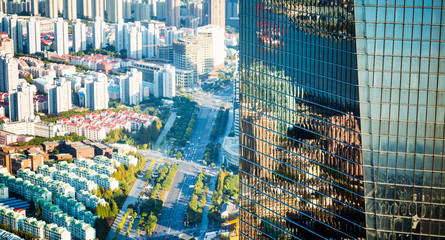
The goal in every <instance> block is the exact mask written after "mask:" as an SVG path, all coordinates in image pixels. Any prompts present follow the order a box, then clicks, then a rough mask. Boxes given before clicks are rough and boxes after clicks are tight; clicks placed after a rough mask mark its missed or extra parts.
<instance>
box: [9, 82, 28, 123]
mask: <svg viewBox="0 0 445 240" xmlns="http://www.w3.org/2000/svg"><path fill="white" fill-rule="evenodd" d="M33 115H34V102H33V90H32V88H31V87H30V86H27V85H26V83H22V84H21V85H19V86H18V87H17V90H14V91H12V93H10V94H9V119H10V120H11V121H26V120H28V119H30V118H31V117H32V116H33Z"/></svg>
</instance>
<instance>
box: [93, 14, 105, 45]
mask: <svg viewBox="0 0 445 240" xmlns="http://www.w3.org/2000/svg"><path fill="white" fill-rule="evenodd" d="M104 40H105V22H104V21H103V18H101V17H96V21H94V22H93V48H94V49H101V48H103V47H105V41H104Z"/></svg>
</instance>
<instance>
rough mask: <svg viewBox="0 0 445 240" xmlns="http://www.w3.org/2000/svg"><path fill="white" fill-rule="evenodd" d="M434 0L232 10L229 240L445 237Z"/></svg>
mask: <svg viewBox="0 0 445 240" xmlns="http://www.w3.org/2000/svg"><path fill="white" fill-rule="evenodd" d="M444 8H445V1H441V0H437V1H436V0H429V1H428V0H405V1H404V0H355V1H353V0H330V1H327V0H326V1H322V0H293V1H282V0H243V1H240V11H241V13H240V118H241V119H240V209H241V210H240V215H241V225H240V231H241V238H242V239H365V238H366V239H438V238H441V237H442V238H445V237H443V236H445V162H444V151H443V148H444V131H445V130H444V122H445V74H444V71H445V39H444V38H445V27H444V26H445V25H444V23H445V10H444Z"/></svg>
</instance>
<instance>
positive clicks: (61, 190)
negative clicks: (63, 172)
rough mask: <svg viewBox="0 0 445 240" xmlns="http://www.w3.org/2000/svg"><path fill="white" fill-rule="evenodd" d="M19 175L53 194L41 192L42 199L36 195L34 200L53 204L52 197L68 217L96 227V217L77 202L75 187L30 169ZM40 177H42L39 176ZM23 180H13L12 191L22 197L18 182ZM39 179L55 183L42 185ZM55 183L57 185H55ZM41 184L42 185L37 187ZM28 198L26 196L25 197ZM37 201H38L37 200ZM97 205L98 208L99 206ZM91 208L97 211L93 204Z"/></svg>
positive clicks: (101, 202) (103, 202) (82, 204)
mask: <svg viewBox="0 0 445 240" xmlns="http://www.w3.org/2000/svg"><path fill="white" fill-rule="evenodd" d="M17 175H18V176H19V177H22V178H23V179H25V181H24V182H27V181H28V182H33V183H34V184H35V185H34V186H43V187H44V188H43V189H45V188H47V189H48V190H49V192H50V193H51V194H49V193H48V194H45V191H39V192H37V193H39V194H41V197H39V194H34V195H33V196H32V197H33V198H32V199H33V200H36V199H42V200H44V201H48V200H49V202H51V201H52V198H53V197H52V196H54V200H55V203H56V205H57V207H58V208H60V209H61V210H62V211H64V212H66V213H68V215H70V216H72V217H75V218H77V219H81V220H84V221H86V222H88V223H90V224H91V225H94V221H95V219H96V218H97V216H96V215H94V214H92V213H91V212H90V211H86V207H85V205H84V203H82V202H80V201H77V200H76V190H75V188H74V187H72V186H71V185H69V184H68V183H65V182H62V181H54V180H51V179H50V178H49V177H48V176H44V177H42V176H43V175H41V174H35V173H34V172H32V171H29V169H25V170H22V169H21V170H20V171H18V172H17ZM39 175H40V176H39ZM22 178H17V180H16V181H15V183H16V184H14V181H13V180H11V184H10V186H11V191H16V193H17V194H19V195H20V190H19V189H18V187H17V186H15V185H17V181H20V180H21V181H23V180H22ZM38 178H40V179H45V178H46V181H47V182H53V183H49V184H47V183H45V182H44V183H41V181H40V180H37V179H38ZM54 182H55V183H54ZM37 184H40V185H37ZM25 198H26V196H25ZM82 199H83V200H86V199H85V198H82ZM36 201H37V200H36ZM96 203H97V204H106V202H105V200H102V201H97V202H96ZM97 204H96V206H97ZM89 206H92V208H91V209H92V210H94V209H95V207H96V206H93V204H91V203H89ZM49 219H51V218H50V217H49V218H48V220H49Z"/></svg>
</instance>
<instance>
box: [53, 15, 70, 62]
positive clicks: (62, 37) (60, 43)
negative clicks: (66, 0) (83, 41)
mask: <svg viewBox="0 0 445 240" xmlns="http://www.w3.org/2000/svg"><path fill="white" fill-rule="evenodd" d="M54 32H55V33H56V36H55V39H54V42H55V43H56V52H57V55H59V56H62V55H66V54H68V53H69V46H68V23H67V22H65V21H64V20H63V18H59V19H57V21H56V22H54Z"/></svg>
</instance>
